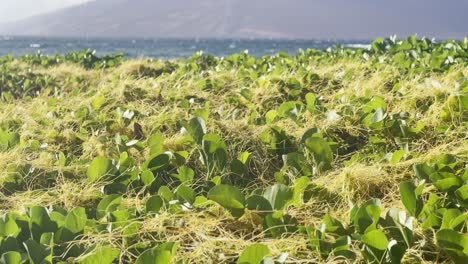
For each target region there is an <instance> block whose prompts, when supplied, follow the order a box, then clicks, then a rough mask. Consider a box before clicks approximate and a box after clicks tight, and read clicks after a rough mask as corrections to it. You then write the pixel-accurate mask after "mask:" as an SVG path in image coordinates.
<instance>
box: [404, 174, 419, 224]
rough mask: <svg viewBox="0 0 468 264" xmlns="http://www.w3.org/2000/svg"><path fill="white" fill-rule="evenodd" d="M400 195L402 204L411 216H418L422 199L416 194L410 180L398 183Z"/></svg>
mask: <svg viewBox="0 0 468 264" xmlns="http://www.w3.org/2000/svg"><path fill="white" fill-rule="evenodd" d="M400 195H401V200H402V202H403V205H404V206H405V207H406V209H407V210H408V211H409V212H410V214H411V215H412V216H415V217H418V216H419V214H420V212H421V210H422V206H423V203H422V200H421V197H420V196H419V195H417V194H416V187H415V186H414V184H413V183H412V182H409V181H406V182H401V183H400Z"/></svg>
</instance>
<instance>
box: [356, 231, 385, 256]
mask: <svg viewBox="0 0 468 264" xmlns="http://www.w3.org/2000/svg"><path fill="white" fill-rule="evenodd" d="M361 242H362V243H364V244H365V245H367V246H369V247H372V248H375V249H378V250H382V251H384V250H386V249H387V246H388V239H387V236H385V234H384V233H383V232H382V231H380V230H372V231H370V232H368V233H365V234H364V235H363V236H362V237H361Z"/></svg>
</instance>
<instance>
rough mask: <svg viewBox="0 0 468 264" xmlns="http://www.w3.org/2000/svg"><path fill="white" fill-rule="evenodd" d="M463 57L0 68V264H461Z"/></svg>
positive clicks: (417, 48) (465, 176)
mask: <svg viewBox="0 0 468 264" xmlns="http://www.w3.org/2000/svg"><path fill="white" fill-rule="evenodd" d="M467 50H468V40H466V39H465V40H463V41H458V42H457V41H451V40H449V41H444V42H433V41H430V40H428V39H417V38H416V37H414V36H410V37H409V38H407V39H401V40H397V39H396V38H393V37H392V38H389V39H382V38H381V39H376V40H375V41H374V42H373V43H372V44H371V47H370V49H360V48H359V49H348V48H344V47H340V46H337V47H332V48H330V49H327V50H312V49H309V50H306V51H300V52H298V53H297V54H296V55H288V54H285V53H279V54H277V55H275V56H264V57H261V58H255V57H253V56H250V55H248V53H241V54H234V55H232V56H228V57H226V58H217V57H214V56H212V55H207V54H202V53H197V54H195V55H194V56H192V57H191V58H189V59H186V60H174V61H170V62H169V61H166V62H163V61H150V60H148V61H144V60H138V61H131V62H127V61H125V60H124V59H123V58H122V55H115V56H102V57H101V56H97V55H96V54H95V53H93V52H91V51H84V52H76V53H71V54H67V55H57V56H45V55H43V54H40V53H38V54H35V55H26V56H23V57H18V58H13V57H12V56H7V57H4V58H1V59H0V98H1V99H0V110H1V111H0V113H2V114H3V115H2V120H0V192H1V195H0V200H1V204H2V205H3V206H2V207H1V208H0V209H1V210H2V216H1V217H0V264H1V263H40V264H44V263H117V262H124V263H143V264H146V263H191V262H216V263H217V262H233V261H236V257H237V256H239V258H238V259H237V262H238V263H272V262H275V263H284V262H285V261H288V262H295V261H297V262H301V261H302V262H304V261H310V259H312V260H314V261H316V260H318V261H322V262H330V263H331V262H350V263H351V262H356V261H358V262H359V261H361V262H367V263H391V264H394V263H406V262H411V263H412V262H437V261H439V262H451V261H452V262H455V263H465V262H467V254H468V252H467V243H466V242H467V235H466V234H467V231H468V224H467V221H468V217H467V209H468V185H467V181H468V170H467V160H466V133H465V132H466V127H467V123H466V122H467V121H468V119H467V118H468V115H467V114H466V113H467V111H468V101H467V98H468V97H467V96H466V93H467V92H468V79H467V77H466V76H465V75H466V70H465V69H466V65H467V62H468V60H467V58H468V57H467V54H468V52H467ZM64 63H66V66H65V65H64V66H63V67H61V66H60V65H62V64H64ZM122 63H124V64H125V65H123V67H118V66H119V65H120V64H122ZM127 63H128V64H127ZM56 66H57V67H56ZM52 67H54V68H52ZM62 68H63V69H62ZM80 68H81V69H80ZM64 69H65V70H64ZM68 69H72V70H76V72H77V73H76V74H72V73H70V72H68ZM421 89H425V90H424V91H425V92H421V91H422V90H421ZM416 93H417V94H416ZM84 95H86V96H84ZM443 152H448V154H444V153H443ZM420 162H423V163H420ZM410 166H413V171H414V173H413V174H412V173H411V172H410V171H411V167H410ZM402 179H404V180H402ZM395 190H397V191H395ZM398 193H399V195H398ZM398 199H399V200H398ZM389 204H391V205H395V207H398V208H404V210H400V209H395V208H389V206H388V205H389ZM348 205H349V207H348ZM220 210H221V211H220ZM223 210H226V211H228V212H229V213H231V215H232V216H233V217H227V218H226V217H224V216H225V214H223V213H222V211H223ZM348 211H349V217H348V218H347V219H342V218H340V217H337V216H338V215H339V216H343V213H346V212H348ZM215 221H216V224H215V225H213V222H215ZM225 235H226V236H228V237H229V239H226V237H223V236H225ZM213 237H216V238H217V239H216V240H213ZM233 237H236V238H243V239H246V240H247V239H248V240H249V244H250V246H248V247H246V248H245V249H244V250H243V252H232V250H233V249H235V248H237V249H239V248H241V247H237V246H235V247H234V246H233V245H232V244H231V242H232V241H234V240H232V238H233ZM208 240H209V241H211V242H213V241H215V243H211V242H210V243H208V244H206V243H205V242H206V241H208ZM280 240H281V241H280ZM166 241H173V242H167V243H164V242H166ZM236 241H238V240H236ZM304 241H307V242H308V243H307V245H306V244H304ZM175 242H180V250H178V251H177V250H176V249H177V245H178V244H176V243H175ZM279 242H281V243H279ZM267 244H268V245H278V246H275V251H273V250H272V251H271V252H270V250H269V248H268V247H267V246H266V245H267ZM286 244H287V247H284V248H281V247H280V246H281V245H286ZM289 244H291V245H289ZM210 246H212V247H213V248H210ZM272 249H273V248H272ZM293 249H300V250H293ZM283 251H284V252H283ZM226 252H228V254H226ZM275 252H278V254H279V252H281V253H280V255H279V256H276V253H275ZM290 254H291V255H293V256H292V257H291V258H290V259H288V256H289V255H290ZM199 256H203V257H205V258H207V259H203V260H200V259H199ZM193 258H196V259H193ZM319 258H320V260H319Z"/></svg>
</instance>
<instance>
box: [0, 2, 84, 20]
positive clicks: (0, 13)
mask: <svg viewBox="0 0 468 264" xmlns="http://www.w3.org/2000/svg"><path fill="white" fill-rule="evenodd" d="M88 1H91V0H0V23H3V22H10V21H15V20H20V19H23V18H27V17H30V16H33V15H38V14H42V13H46V12H51V11H54V10H57V9H60V8H64V7H68V6H72V5H76V4H80V3H84V2H88Z"/></svg>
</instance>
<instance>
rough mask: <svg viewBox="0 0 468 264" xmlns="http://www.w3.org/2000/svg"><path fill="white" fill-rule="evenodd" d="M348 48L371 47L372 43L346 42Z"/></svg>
mask: <svg viewBox="0 0 468 264" xmlns="http://www.w3.org/2000/svg"><path fill="white" fill-rule="evenodd" d="M345 46H346V47H348V48H353V49H371V44H361V43H358V44H346V45H345Z"/></svg>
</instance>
